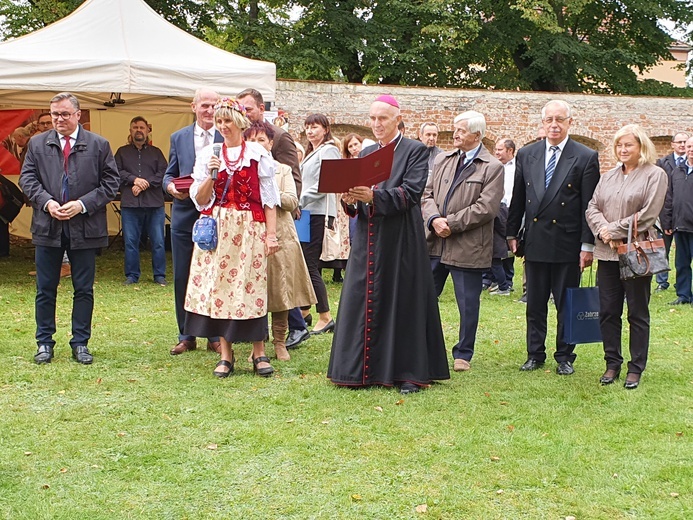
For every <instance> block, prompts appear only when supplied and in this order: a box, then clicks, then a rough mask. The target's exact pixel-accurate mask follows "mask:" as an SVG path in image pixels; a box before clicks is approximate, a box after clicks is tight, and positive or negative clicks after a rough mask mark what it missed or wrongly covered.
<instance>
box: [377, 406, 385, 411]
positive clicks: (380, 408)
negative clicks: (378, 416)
mask: <svg viewBox="0 0 693 520" xmlns="http://www.w3.org/2000/svg"><path fill="white" fill-rule="evenodd" d="M375 411H376V412H382V411H383V407H382V406H376V407H375Z"/></svg>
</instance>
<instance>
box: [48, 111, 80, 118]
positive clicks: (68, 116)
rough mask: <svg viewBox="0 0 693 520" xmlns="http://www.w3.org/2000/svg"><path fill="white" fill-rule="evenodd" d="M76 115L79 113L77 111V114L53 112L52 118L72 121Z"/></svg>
mask: <svg viewBox="0 0 693 520" xmlns="http://www.w3.org/2000/svg"><path fill="white" fill-rule="evenodd" d="M76 113H77V111H75V112H51V117H52V118H53V119H60V118H61V117H62V118H63V119H70V118H71V117H72V116H74V115H75V114H76Z"/></svg>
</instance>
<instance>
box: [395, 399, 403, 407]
mask: <svg viewBox="0 0 693 520" xmlns="http://www.w3.org/2000/svg"><path fill="white" fill-rule="evenodd" d="M401 404H404V399H400V400H399V401H397V402H396V403H395V405H397V406H399V405H401Z"/></svg>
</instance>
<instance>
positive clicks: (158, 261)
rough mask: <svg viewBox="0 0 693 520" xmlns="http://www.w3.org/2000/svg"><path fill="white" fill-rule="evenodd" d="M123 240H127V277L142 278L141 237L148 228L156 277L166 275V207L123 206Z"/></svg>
mask: <svg viewBox="0 0 693 520" xmlns="http://www.w3.org/2000/svg"><path fill="white" fill-rule="evenodd" d="M121 214H122V216H121V221H122V225H123V240H124V241H125V277H126V278H132V279H133V280H135V281H138V280H139V279H140V238H141V237H142V230H143V229H146V230H147V234H148V235H149V242H150V244H151V246H152V271H153V272H154V279H157V278H159V277H161V278H164V277H165V276H166V249H165V247H164V219H165V218H166V217H165V214H164V208H163V207H161V208H121Z"/></svg>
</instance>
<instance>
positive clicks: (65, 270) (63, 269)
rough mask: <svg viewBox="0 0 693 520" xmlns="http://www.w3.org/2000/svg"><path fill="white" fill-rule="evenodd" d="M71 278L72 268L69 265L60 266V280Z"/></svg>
mask: <svg viewBox="0 0 693 520" xmlns="http://www.w3.org/2000/svg"><path fill="white" fill-rule="evenodd" d="M69 276H72V267H70V264H63V265H62V266H60V278H66V277H69Z"/></svg>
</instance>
